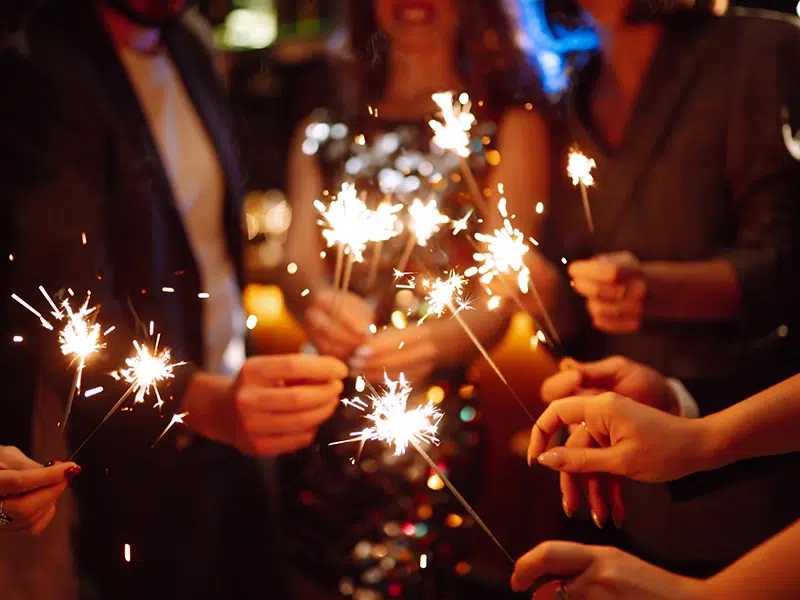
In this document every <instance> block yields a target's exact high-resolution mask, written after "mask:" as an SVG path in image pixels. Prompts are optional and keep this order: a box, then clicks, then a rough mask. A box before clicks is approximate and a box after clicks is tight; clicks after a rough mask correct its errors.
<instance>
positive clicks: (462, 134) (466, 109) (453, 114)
mask: <svg viewBox="0 0 800 600" xmlns="http://www.w3.org/2000/svg"><path fill="white" fill-rule="evenodd" d="M463 95H464V96H466V94H463ZM431 98H432V99H433V101H434V102H435V103H436V105H437V106H438V107H439V109H440V113H439V117H440V118H441V119H442V120H441V121H437V120H435V119H431V120H430V121H428V124H429V125H430V127H431V129H432V130H433V143H434V144H436V145H437V146H439V148H441V149H442V150H447V151H450V152H453V153H454V154H455V155H456V156H458V159H459V161H460V163H461V173H462V174H463V175H464V179H466V181H467V187H469V190H470V193H471V194H472V197H473V200H474V202H475V206H476V208H477V209H478V210H479V211H481V212H482V213H483V214H484V215H486V214H488V207H487V206H486V202H485V201H484V199H483V194H481V190H480V188H479V187H478V182H477V181H476V180H475V175H474V174H473V173H472V169H471V168H470V166H469V163H468V162H467V158H468V157H469V155H470V154H471V153H472V152H471V150H470V148H469V141H470V138H469V132H470V131H471V130H472V126H473V125H474V124H475V115H473V114H472V113H471V112H470V109H471V108H472V103H471V102H470V101H469V96H466V102H464V103H462V102H460V101H455V102H454V101H453V93H452V92H439V93H437V94H433V96H431Z"/></svg>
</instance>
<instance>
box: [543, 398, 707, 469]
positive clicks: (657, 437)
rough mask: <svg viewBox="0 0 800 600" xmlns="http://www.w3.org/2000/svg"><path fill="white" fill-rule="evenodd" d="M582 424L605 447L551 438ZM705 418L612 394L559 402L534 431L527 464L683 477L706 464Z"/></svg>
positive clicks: (551, 406)
mask: <svg viewBox="0 0 800 600" xmlns="http://www.w3.org/2000/svg"><path fill="white" fill-rule="evenodd" d="M573 424H575V425H578V424H582V425H583V427H582V428H583V429H586V431H587V433H588V434H589V435H591V437H593V438H594V439H597V440H600V442H601V445H602V446H603V447H602V448H586V447H582V448H566V447H565V448H553V449H551V450H547V445H548V442H549V441H550V438H552V437H553V436H554V435H555V434H556V433H557V432H558V430H559V429H560V428H561V427H563V426H564V425H573ZM706 427H707V425H706V422H705V421H704V420H702V419H684V418H682V417H676V416H673V415H668V414H666V413H664V412H662V411H659V410H655V409H653V408H650V407H649V406H645V405H643V404H640V403H638V402H635V401H634V400H631V399H630V398H625V397H623V396H620V395H619V394H615V393H613V392H606V393H603V394H600V395H598V396H579V397H573V398H565V399H563V400H557V401H556V402H553V403H552V404H551V405H550V406H548V407H547V408H546V409H545V411H544V412H543V413H542V414H541V416H540V417H539V418H538V419H537V421H536V424H535V425H534V426H533V430H532V431H531V441H530V446H529V447H528V462H529V463H531V462H532V461H533V459H536V460H538V461H539V463H540V464H542V465H544V466H546V467H550V468H551V469H555V470H557V471H560V472H562V473H609V474H613V475H620V476H623V477H628V478H630V479H635V480H636V481H646V482H663V481H672V480H673V479H678V478H680V477H683V476H685V475H687V474H689V473H691V472H693V470H694V469H696V468H697V466H698V465H700V464H702V461H701V460H700V458H701V456H700V455H701V454H702V449H703V448H704V440H707V439H709V438H710V437H711V436H710V435H709V432H708V431H706Z"/></svg>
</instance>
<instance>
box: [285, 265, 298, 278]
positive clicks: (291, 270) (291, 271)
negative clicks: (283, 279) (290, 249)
mask: <svg viewBox="0 0 800 600" xmlns="http://www.w3.org/2000/svg"><path fill="white" fill-rule="evenodd" d="M286 272H287V273H289V275H294V274H295V273H297V263H293V262H290V263H289V264H288V265H286Z"/></svg>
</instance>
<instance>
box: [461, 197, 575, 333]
mask: <svg viewBox="0 0 800 600" xmlns="http://www.w3.org/2000/svg"><path fill="white" fill-rule="evenodd" d="M500 190H501V191H502V187H501V188H500ZM497 210H498V211H499V212H500V216H501V217H503V228H502V229H495V230H494V233H493V234H492V235H488V234H485V233H476V234H475V239H476V240H477V241H478V242H481V243H483V244H485V245H486V249H485V251H483V252H476V253H475V254H474V255H473V258H474V259H475V260H476V261H477V262H479V263H482V264H481V266H480V267H477V271H478V274H479V275H480V282H481V283H482V284H484V286H487V290H488V292H489V293H490V294H491V290H490V289H488V286H489V284H491V282H492V281H493V280H494V279H495V278H496V279H499V280H500V282H501V283H502V284H503V286H504V287H505V288H506V289H507V291H508V292H509V295H510V297H511V298H512V300H513V301H514V302H515V304H516V305H517V307H518V308H520V309H521V310H522V311H524V312H525V313H527V314H528V315H529V316H530V317H531V319H532V320H534V321H535V319H533V315H531V314H530V312H529V311H528V309H527V307H526V306H525V304H524V303H523V302H522V300H521V299H520V297H519V295H518V294H517V293H516V291H515V290H514V289H513V288H512V287H511V285H510V283H509V282H508V280H507V279H506V276H508V275H511V274H512V273H513V274H516V282H517V287H518V288H519V291H520V292H522V293H523V294H527V293H528V292H529V291H530V292H531V293H532V295H533V297H534V300H535V301H536V303H537V304H538V307H539V310H540V311H541V315H542V319H543V320H544V322H545V323H546V325H547V328H548V329H549V330H550V335H551V336H552V338H553V341H554V342H555V343H556V345H557V346H558V348H559V349H561V348H562V344H561V339H560V338H559V336H558V331H557V330H556V327H555V325H554V324H553V321H552V319H551V318H550V315H549V313H548V312H547V308H546V307H545V305H544V302H543V301H542V297H541V295H540V294H539V290H538V288H537V287H536V284H535V283H533V281H532V280H531V272H530V269H529V268H528V265H527V264H526V262H525V256H526V255H527V254H528V252H529V251H530V246H528V242H527V240H526V239H525V234H523V233H522V232H521V231H520V230H519V229H517V228H516V227H514V225H513V224H512V223H511V220H512V218H513V217H511V216H510V215H509V214H508V208H507V207H506V199H505V198H504V197H501V198H500V200H499V202H498V203H497Z"/></svg>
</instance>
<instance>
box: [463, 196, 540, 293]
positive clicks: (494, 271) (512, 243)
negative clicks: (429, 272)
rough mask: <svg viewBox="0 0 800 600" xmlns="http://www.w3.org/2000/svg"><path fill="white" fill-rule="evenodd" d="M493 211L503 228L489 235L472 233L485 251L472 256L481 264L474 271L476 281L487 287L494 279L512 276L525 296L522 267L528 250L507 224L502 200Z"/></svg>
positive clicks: (526, 271)
mask: <svg viewBox="0 0 800 600" xmlns="http://www.w3.org/2000/svg"><path fill="white" fill-rule="evenodd" d="M497 208H498V210H499V211H500V215H501V216H502V217H503V228H502V229H496V230H495V231H494V234H493V235H487V234H484V233H476V234H475V239H476V240H478V241H479V242H482V243H484V244H486V251H485V252H478V253H476V254H474V255H473V258H474V259H475V260H476V261H477V262H479V263H483V264H482V265H481V266H480V267H479V268H478V273H479V274H480V275H481V277H480V281H481V283H483V284H484V285H488V284H490V283H491V282H492V280H493V279H494V278H495V277H498V276H503V275H509V274H511V273H515V274H516V276H517V285H518V286H519V289H520V291H521V292H522V293H523V294H527V293H528V288H529V281H530V270H529V269H528V266H527V265H526V264H525V255H526V254H527V253H528V251H529V250H530V247H529V246H528V243H527V242H526V241H525V235H524V234H523V233H522V232H521V231H520V230H519V229H517V228H516V227H514V226H513V225H512V224H511V219H510V218H509V215H508V210H507V208H506V199H505V198H500V201H499V202H498V203H497Z"/></svg>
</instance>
